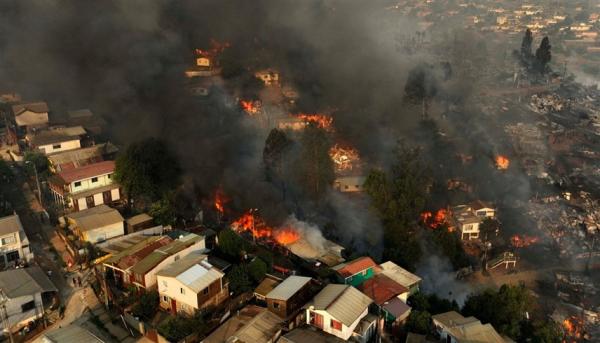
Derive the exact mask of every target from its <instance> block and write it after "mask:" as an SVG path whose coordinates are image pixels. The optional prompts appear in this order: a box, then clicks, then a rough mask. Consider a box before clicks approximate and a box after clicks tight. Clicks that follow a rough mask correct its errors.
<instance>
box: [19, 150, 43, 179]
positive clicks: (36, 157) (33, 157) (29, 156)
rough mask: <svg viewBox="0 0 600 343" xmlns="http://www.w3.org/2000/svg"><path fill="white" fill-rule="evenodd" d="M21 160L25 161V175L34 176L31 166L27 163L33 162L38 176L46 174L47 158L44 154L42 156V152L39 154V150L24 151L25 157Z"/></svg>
mask: <svg viewBox="0 0 600 343" xmlns="http://www.w3.org/2000/svg"><path fill="white" fill-rule="evenodd" d="M23 160H24V161H25V163H26V164H25V170H26V173H27V175H29V176H34V174H35V171H34V170H33V169H32V168H33V167H32V166H31V165H30V164H27V163H33V165H35V168H36V169H37V172H38V176H39V177H43V176H47V175H48V173H49V171H48V166H49V163H48V158H46V156H44V154H41V153H39V152H31V151H29V152H26V153H25V157H24V158H23Z"/></svg>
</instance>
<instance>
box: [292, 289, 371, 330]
mask: <svg viewBox="0 0 600 343" xmlns="http://www.w3.org/2000/svg"><path fill="white" fill-rule="evenodd" d="M372 303H373V301H372V300H371V298H369V297H367V296H366V295H364V294H362V293H361V292H360V291H359V290H357V289H356V288H354V287H352V286H349V285H337V284H329V285H327V286H326V287H325V288H323V290H321V292H319V293H318V294H317V295H316V296H315V297H314V298H313V299H312V300H311V301H310V302H308V303H307V304H306V305H305V306H304V308H305V309H306V323H307V324H309V325H312V326H314V327H317V328H318V329H320V330H322V331H324V332H327V333H329V334H332V335H334V336H337V337H339V338H341V339H343V340H348V339H349V338H350V337H352V336H353V335H354V330H355V329H356V328H357V327H358V326H359V323H360V322H361V320H362V319H363V318H364V317H366V316H367V314H368V312H369V306H370V305H371V304H372ZM365 338H366V339H369V338H370V337H365Z"/></svg>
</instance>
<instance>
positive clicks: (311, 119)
mask: <svg viewBox="0 0 600 343" xmlns="http://www.w3.org/2000/svg"><path fill="white" fill-rule="evenodd" d="M294 116H296V117H298V118H300V119H302V120H304V121H306V122H308V123H315V124H316V125H317V127H319V128H322V129H325V130H328V131H332V130H333V126H332V125H333V117H331V116H328V115H325V114H306V113H300V114H294Z"/></svg>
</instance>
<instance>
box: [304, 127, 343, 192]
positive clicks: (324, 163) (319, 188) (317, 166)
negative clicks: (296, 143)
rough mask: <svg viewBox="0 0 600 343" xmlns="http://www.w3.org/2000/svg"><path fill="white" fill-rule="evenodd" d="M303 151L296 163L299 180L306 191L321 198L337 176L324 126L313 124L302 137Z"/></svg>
mask: <svg viewBox="0 0 600 343" xmlns="http://www.w3.org/2000/svg"><path fill="white" fill-rule="evenodd" d="M300 143H301V147H302V148H301V151H300V156H299V158H298V160H297V163H296V169H297V171H298V175H297V176H298V181H299V184H300V185H301V186H302V188H303V189H304V190H305V191H306V193H307V194H308V195H309V196H310V197H311V198H312V199H313V200H319V199H320V197H321V196H322V195H323V194H325V191H326V190H327V188H328V187H329V186H330V185H331V184H332V183H333V180H334V178H335V175H334V170H333V161H332V160H331V157H330V156H329V149H330V148H331V142H330V141H329V138H328V137H327V133H326V132H325V130H323V129H322V128H319V127H317V126H316V125H314V124H311V125H309V126H307V127H306V129H305V130H304V131H303V132H302V136H301V137H300Z"/></svg>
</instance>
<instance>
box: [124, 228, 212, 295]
mask: <svg viewBox="0 0 600 343" xmlns="http://www.w3.org/2000/svg"><path fill="white" fill-rule="evenodd" d="M205 248H206V246H205V241H204V237H203V236H198V235H196V234H193V233H190V234H187V235H182V236H181V237H179V238H178V239H176V240H174V241H172V242H170V243H169V244H167V245H165V246H162V247H160V248H158V249H156V250H154V251H153V252H152V253H150V254H149V255H148V256H146V257H144V258H143V259H141V260H140V261H139V262H137V263H136V264H135V265H133V266H132V267H131V269H129V270H128V275H129V280H126V282H125V283H132V284H133V285H135V286H136V287H138V288H145V289H150V288H152V289H154V288H156V274H157V273H158V272H159V271H160V270H162V269H163V268H165V267H166V266H168V265H169V264H171V263H173V262H175V261H177V260H179V259H180V258H183V257H185V256H187V255H188V254H190V253H191V252H193V251H204V249H205ZM127 281H128V282H127Z"/></svg>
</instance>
